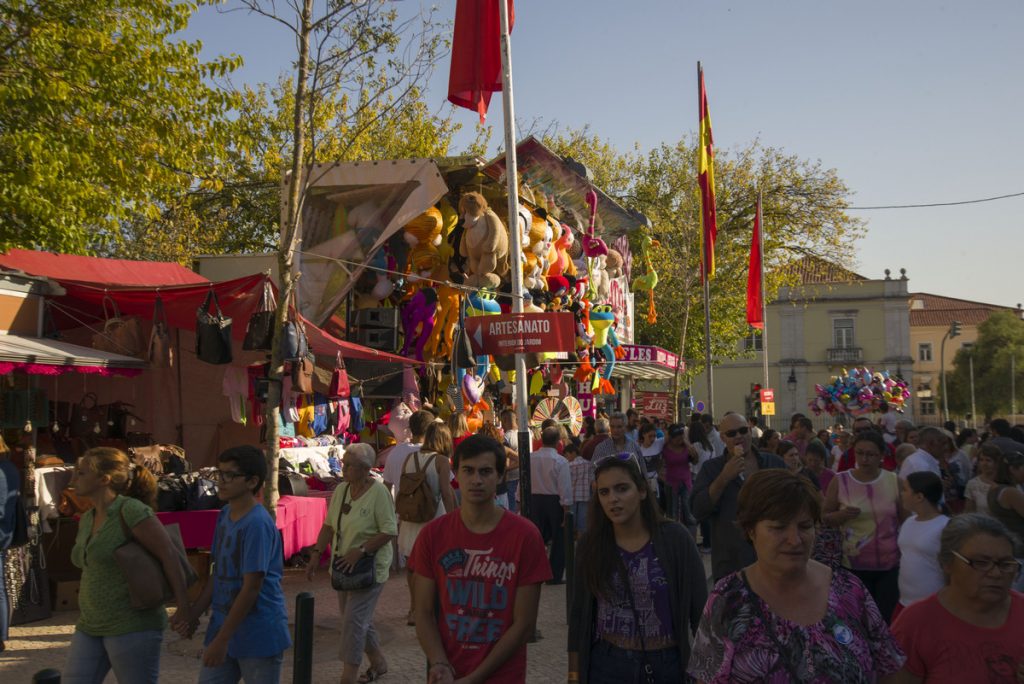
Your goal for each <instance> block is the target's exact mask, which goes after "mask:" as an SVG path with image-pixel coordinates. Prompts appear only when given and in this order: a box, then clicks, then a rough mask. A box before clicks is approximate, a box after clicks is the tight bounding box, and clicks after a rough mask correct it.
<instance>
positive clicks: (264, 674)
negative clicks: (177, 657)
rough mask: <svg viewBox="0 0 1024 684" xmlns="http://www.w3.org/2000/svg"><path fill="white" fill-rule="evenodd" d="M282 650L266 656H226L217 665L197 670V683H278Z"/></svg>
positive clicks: (282, 660) (282, 659) (282, 657)
mask: <svg viewBox="0 0 1024 684" xmlns="http://www.w3.org/2000/svg"><path fill="white" fill-rule="evenodd" d="M283 662H284V652H281V653H278V654H277V655H274V656H269V657H267V658H232V657H231V656H228V657H226V658H225V659H224V662H223V663H221V664H220V665H218V666H217V667H204V668H203V669H202V670H200V671H199V684H238V682H240V681H244V682H245V684H278V682H280V681H281V664H282V663H283Z"/></svg>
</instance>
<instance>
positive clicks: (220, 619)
mask: <svg viewBox="0 0 1024 684" xmlns="http://www.w3.org/2000/svg"><path fill="white" fill-rule="evenodd" d="M266 477H267V462H266V458H265V457H264V455H263V452H262V451H261V450H260V449H257V448H256V447H252V446H239V447H233V448H231V449H228V450H227V451H225V452H224V453H222V454H221V455H220V456H219V457H218V459H217V478H218V481H219V487H218V490H217V495H218V496H219V497H220V498H221V499H222V500H223V501H226V502H227V505H225V506H224V508H222V509H221V512H220V515H219V516H218V517H217V529H216V531H215V532H214V537H213V546H212V547H211V549H210V554H211V556H212V557H213V573H212V575H211V577H210V579H209V581H207V583H206V587H205V588H204V589H203V593H202V594H201V595H200V597H199V600H198V601H196V603H195V604H194V605H193V606H192V611H191V613H190V614H189V616H188V619H187V621H185V622H183V623H182V625H181V629H180V630H179V633H181V634H182V635H183V636H191V634H192V633H193V632H195V628H196V626H197V625H198V624H199V616H200V615H202V614H203V613H204V612H206V609H207V608H208V607H209V606H210V604H211V603H212V604H213V612H212V614H211V615H210V624H209V625H208V626H207V628H206V640H205V646H206V650H205V651H204V653H203V669H202V670H201V671H200V673H199V682H200V684H221V683H231V684H234V683H237V682H239V681H242V680H244V681H246V682H261V683H262V682H268V683H276V682H278V681H280V678H281V664H282V662H283V661H284V652H285V651H286V650H287V649H288V648H289V647H290V646H291V637H290V635H289V632H288V613H287V611H286V609H285V605H284V593H283V592H282V591H281V573H282V571H283V558H282V550H281V535H280V533H279V532H278V531H277V526H276V525H275V524H274V520H273V518H271V517H270V513H268V512H267V509H266V508H264V507H263V506H261V505H260V504H258V503H257V502H256V493H257V492H258V491H259V490H260V488H261V487H262V486H263V481H264V480H265V479H266Z"/></svg>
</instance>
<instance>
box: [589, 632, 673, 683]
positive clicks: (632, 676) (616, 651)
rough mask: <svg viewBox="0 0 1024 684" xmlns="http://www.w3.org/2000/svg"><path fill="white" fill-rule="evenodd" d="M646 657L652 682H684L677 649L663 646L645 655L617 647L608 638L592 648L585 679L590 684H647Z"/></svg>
mask: <svg viewBox="0 0 1024 684" xmlns="http://www.w3.org/2000/svg"><path fill="white" fill-rule="evenodd" d="M684 638H685V637H684ZM645 657H646V660H647V663H648V664H649V665H650V666H651V670H653V681H655V682H657V684H678V683H679V682H684V681H686V677H685V674H684V671H683V663H682V659H681V658H680V657H679V649H677V648H666V649H662V650H658V651H648V652H647V653H646V654H644V653H643V652H642V651H630V650H626V649H624V648H617V647H615V646H612V645H611V644H609V643H608V642H607V641H598V642H597V643H595V644H594V647H593V649H591V651H590V672H589V673H588V674H589V676H588V677H587V681H589V682H591V684H633V683H637V684H646V682H647V677H646V675H645V673H644V658H645Z"/></svg>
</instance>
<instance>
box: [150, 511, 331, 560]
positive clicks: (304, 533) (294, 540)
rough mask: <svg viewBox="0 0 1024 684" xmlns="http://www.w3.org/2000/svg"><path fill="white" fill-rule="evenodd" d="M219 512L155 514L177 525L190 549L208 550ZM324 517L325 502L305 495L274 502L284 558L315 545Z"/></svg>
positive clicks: (166, 523)
mask: <svg viewBox="0 0 1024 684" xmlns="http://www.w3.org/2000/svg"><path fill="white" fill-rule="evenodd" d="M219 514H220V511H216V510H214V511H174V512H167V513H157V514H156V515H157V518H159V519H160V522H162V523H163V524H164V525H171V524H173V523H178V525H179V527H180V529H181V539H182V541H183V542H184V543H185V546H186V547H187V548H190V549H193V548H194V549H208V548H210V546H211V545H212V544H213V532H214V529H215V528H216V527H217V516H218V515H219ZM326 515H327V499H322V498H320V497H306V496H282V497H281V498H280V500H279V501H278V502H277V529H279V530H281V541H282V545H283V547H284V557H285V559H287V558H289V557H290V556H291V555H292V554H294V553H296V552H297V551H299V549H302V548H303V547H306V546H311V545H312V544H314V543H315V542H316V536H317V535H318V534H319V533H320V525H321V524H323V521H324V517H326Z"/></svg>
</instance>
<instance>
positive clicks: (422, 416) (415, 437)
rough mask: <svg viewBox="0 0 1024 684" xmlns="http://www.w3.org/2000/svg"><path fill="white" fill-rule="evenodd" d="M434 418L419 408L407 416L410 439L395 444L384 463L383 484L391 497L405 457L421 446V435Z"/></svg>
mask: <svg viewBox="0 0 1024 684" xmlns="http://www.w3.org/2000/svg"><path fill="white" fill-rule="evenodd" d="M434 420H436V418H435V416H434V414H433V413H431V412H430V411H423V410H420V411H417V412H416V413H414V414H412V416H410V418H409V432H410V433H412V441H410V442H409V443H407V444H396V445H395V446H394V447H392V448H391V451H390V452H388V460H387V461H385V463H384V485H385V486H386V487H387V488H388V489H390V490H391V494H392V497H393V496H394V494H395V490H394V488H395V487H397V486H398V482H399V480H401V479H402V468H403V467H404V466H405V459H406V458H408V456H409V454H411V453H413V452H415V451H419V450H420V447H422V446H423V436H424V435H425V434H427V428H428V427H430V424H431V423H433V422H434Z"/></svg>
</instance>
